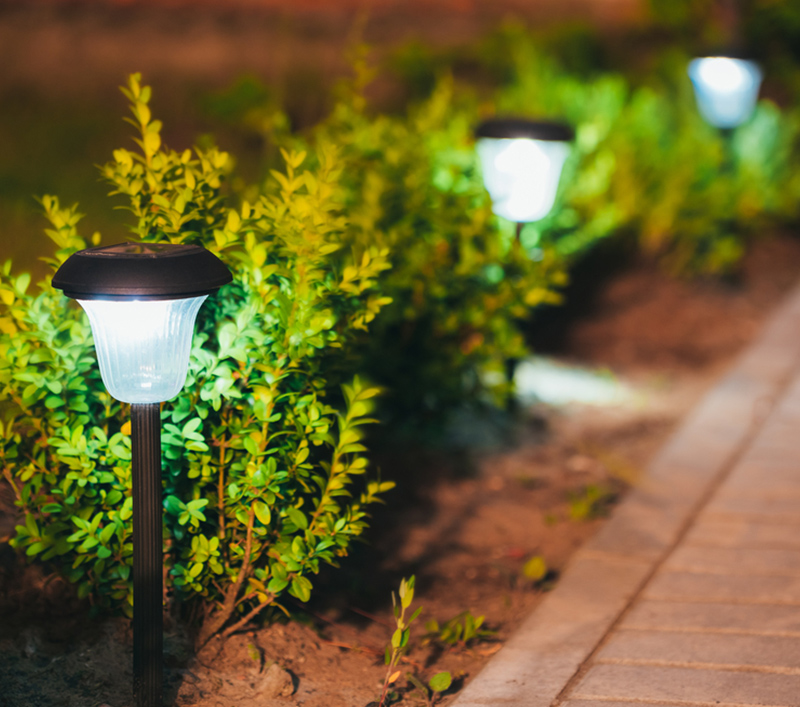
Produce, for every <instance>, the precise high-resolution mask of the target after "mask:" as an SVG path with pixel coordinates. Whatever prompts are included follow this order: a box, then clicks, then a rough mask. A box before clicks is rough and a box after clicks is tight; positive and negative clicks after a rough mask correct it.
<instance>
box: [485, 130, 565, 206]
mask: <svg viewBox="0 0 800 707" xmlns="http://www.w3.org/2000/svg"><path fill="white" fill-rule="evenodd" d="M477 151H478V157H479V159H480V162H481V169H482V170H483V183H484V184H485V185H486V190H487V191H488V192H489V195H490V196H491V197H492V204H493V207H492V208H493V210H494V212H495V213H496V214H497V215H498V216H502V217H503V218H507V219H509V220H510V221H517V222H527V221H538V220H539V219H542V218H544V217H545V216H547V214H548V213H549V212H550V209H552V208H553V203H554V201H555V198H556V190H557V189H558V180H559V178H560V177H561V169H562V168H563V166H564V162H565V160H566V159H567V156H568V155H569V144H568V143H566V142H561V141H557V140H535V139H532V138H526V137H515V138H491V137H483V138H479V139H478V141H477Z"/></svg>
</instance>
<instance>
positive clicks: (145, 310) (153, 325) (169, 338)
mask: <svg viewBox="0 0 800 707" xmlns="http://www.w3.org/2000/svg"><path fill="white" fill-rule="evenodd" d="M206 297H208V295H202V296H200V297H189V298H186V299H170V300H144V301H141V300H129V301H119V300H117V301H114V300H98V299H95V300H81V299H79V300H78V302H79V303H80V305H81V307H83V308H84V310H85V311H86V314H87V315H88V317H89V322H90V324H91V325H92V335H93V337H94V345H95V349H96V351H97V360H98V363H99V364H100V375H101V376H102V378H103V383H105V386H106V388H107V389H108V392H109V393H111V395H112V396H113V397H114V398H116V399H117V400H121V401H122V402H124V403H160V402H164V401H165V400H169V399H170V398H174V397H175V396H176V395H177V394H178V393H179V392H180V391H181V388H183V384H184V383H185V382H186V372H187V370H188V368H189V354H190V352H191V347H192V333H193V332H194V323H195V320H196V319H197V312H198V311H199V309H200V305H202V304H203V302H204V301H205V299H206Z"/></svg>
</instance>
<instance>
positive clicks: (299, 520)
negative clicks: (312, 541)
mask: <svg viewBox="0 0 800 707" xmlns="http://www.w3.org/2000/svg"><path fill="white" fill-rule="evenodd" d="M286 514H287V515H288V516H289V518H290V519H291V521H292V523H294V524H295V525H296V526H297V527H298V528H300V529H301V530H305V529H306V528H308V518H306V516H305V514H304V513H303V512H302V511H300V510H299V509H297V508H287V509H286Z"/></svg>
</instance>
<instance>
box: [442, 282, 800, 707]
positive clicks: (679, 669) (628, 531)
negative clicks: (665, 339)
mask: <svg viewBox="0 0 800 707" xmlns="http://www.w3.org/2000/svg"><path fill="white" fill-rule="evenodd" d="M634 704H640V705H647V706H648V707H687V706H693V707H744V706H749V705H761V706H766V707H800V288H798V290H796V291H795V292H794V293H793V294H792V296H791V297H790V298H789V299H788V300H787V302H786V303H785V305H784V307H783V308H782V309H781V310H780V311H778V312H777V313H776V315H775V317H774V318H773V320H772V321H771V322H770V323H769V324H768V326H767V327H766V328H765V330H764V332H763V333H762V336H761V337H760V339H759V340H758V341H757V342H756V343H755V344H754V345H752V346H751V347H750V349H749V350H748V351H747V352H745V354H744V355H743V356H742V357H741V358H740V360H739V361H738V362H737V364H736V365H735V366H734V367H733V369H732V370H731V371H730V372H729V374H728V375H727V376H726V377H725V378H724V379H723V380H722V381H721V382H720V383H719V384H718V385H717V386H716V387H715V388H714V389H713V390H712V391H711V392H710V393H709V394H708V395H707V397H706V398H705V399H704V400H703V401H702V402H701V403H700V405H699V406H698V407H697V408H696V409H695V410H694V411H693V412H692V413H691V414H690V415H689V416H688V417H687V419H686V420H685V421H684V423H683V425H682V426H681V428H680V429H679V430H678V431H677V432H676V433H675V435H674V436H673V438H672V439H671V440H670V441H669V442H668V443H667V445H666V446H665V447H664V449H662V451H661V452H660V454H659V455H658V456H657V457H656V459H654V460H653V462H652V463H651V465H650V468H649V469H648V473H647V475H646V478H645V479H644V480H643V482H642V483H641V485H640V486H639V487H638V488H636V489H635V490H633V491H632V492H631V493H630V494H629V495H628V497H627V498H626V499H625V501H624V502H623V504H622V505H621V506H620V507H619V508H618V509H617V510H616V512H615V514H614V517H613V518H612V519H611V520H610V521H609V523H608V524H607V525H606V526H605V527H604V528H603V529H602V530H601V531H600V533H598V535H597V536H596V537H595V538H593V539H592V541H590V542H589V543H588V544H587V546H586V547H584V548H583V549H582V550H580V551H579V552H578V553H577V554H576V557H575V558H574V560H573V562H572V563H571V565H570V567H569V568H568V569H567V571H566V572H565V573H564V576H563V577H562V579H561V581H560V582H559V584H558V585H557V586H556V589H555V590H554V591H553V592H552V593H551V594H550V595H548V596H547V597H546V599H545V600H544V601H543V602H542V603H541V604H540V605H539V607H538V608H537V610H536V611H535V612H534V613H533V614H532V615H531V616H530V617H529V618H528V619H527V620H526V621H525V623H524V624H523V626H522V627H521V628H520V629H519V631H518V632H517V633H516V634H515V635H514V636H513V637H512V639H511V640H510V641H509V642H508V644H507V645H506V646H505V647H504V648H503V649H502V650H501V651H500V652H499V653H498V654H497V655H496V656H495V658H493V660H492V661H491V662H490V663H489V665H488V666H487V667H486V668H485V669H484V670H483V671H482V672H481V674H480V675H478V676H477V677H476V679H475V680H473V681H472V682H471V683H470V684H469V685H468V686H467V688H466V689H465V690H464V691H463V692H462V694H461V695H460V697H459V698H458V699H457V700H456V701H455V702H454V703H453V707H490V706H492V707H501V706H503V707H523V706H524V707H562V706H563V707H623V706H624V707H631V705H634Z"/></svg>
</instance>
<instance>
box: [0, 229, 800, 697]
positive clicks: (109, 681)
mask: <svg viewBox="0 0 800 707" xmlns="http://www.w3.org/2000/svg"><path fill="white" fill-rule="evenodd" d="M799 271H800V241H797V240H795V239H793V238H791V237H788V236H783V237H775V238H772V239H768V240H767V239H765V240H763V241H761V242H758V243H757V244H756V245H755V247H754V248H753V251H752V253H751V254H750V255H749V256H748V258H747V260H746V261H745V263H744V265H743V268H742V272H741V277H740V278H739V281H738V282H737V283H735V284H730V283H729V284H720V283H712V282H705V283H704V282H700V283H697V282H693V283H692V282H680V281H675V280H671V279H669V278H667V277H665V276H663V275H661V274H659V273H658V272H655V271H653V270H652V269H650V268H647V267H634V268H631V269H628V270H625V271H624V272H621V273H619V274H617V275H616V276H615V277H613V278H612V279H611V280H610V281H608V282H607V283H605V284H604V285H603V286H602V287H601V288H600V289H599V291H598V292H597V294H596V296H595V297H594V299H593V302H594V304H593V306H592V308H591V310H590V311H589V312H587V315H586V316H585V317H583V318H578V319H576V320H573V321H571V322H570V325H569V327H568V328H567V336H566V339H565V340H566V342H567V343H566V345H565V347H564V350H563V351H562V356H563V357H566V358H569V359H571V360H573V361H575V362H583V363H587V364H590V365H593V366H605V367H609V368H611V369H613V370H614V371H615V373H616V374H617V375H618V376H619V378H620V379H621V380H623V381H626V382H628V383H629V384H630V385H632V386H633V387H634V388H635V389H636V390H637V391H638V393H639V395H638V396H637V400H636V403H635V404H632V405H627V406H626V405H617V406H615V407H602V408H601V407H589V406H577V405H572V406H569V407H563V408H558V409H552V408H551V409H545V408H536V409H531V410H528V411H526V414H525V415H524V416H523V417H524V420H523V421H522V422H519V423H517V425H516V426H515V427H513V429H512V428H509V425H508V424H507V420H506V421H504V420H479V421H476V420H465V421H463V422H462V426H463V427H465V428H466V429H462V430H461V432H462V433H463V434H465V435H467V436H469V437H470V438H477V437H479V436H481V435H482V436H483V437H484V438H486V431H487V428H489V429H490V430H494V431H495V432H497V431H500V432H502V433H503V434H495V435H494V442H493V444H490V445H488V446H487V445H483V446H482V447H481V446H478V447H476V446H473V447H471V448H468V449H462V450H461V451H459V452H458V453H456V452H454V451H453V450H452V449H449V450H444V449H443V450H439V451H430V450H428V451H426V452H422V451H419V450H414V449H409V448H408V447H407V446H406V447H404V448H402V449H398V448H394V449H386V448H385V449H384V452H383V453H382V465H383V466H384V468H385V469H389V470H395V471H393V472H392V473H393V474H394V475H395V476H396V478H398V480H401V481H402V480H403V479H405V483H400V485H399V488H398V491H397V493H396V495H395V497H394V498H393V499H392V502H391V505H390V506H389V507H387V509H386V510H385V512H379V513H378V517H377V518H376V527H375V528H374V531H373V533H372V534H371V537H370V541H371V545H369V546H366V547H364V548H361V549H359V550H358V551H357V552H356V553H355V554H354V556H353V557H351V558H349V560H348V562H347V563H345V565H344V567H343V568H342V570H340V571H337V572H335V573H329V574H327V575H326V576H324V577H322V578H321V580H320V582H318V597H317V598H316V599H315V600H314V601H313V602H312V604H311V605H309V606H305V607H301V606H299V605H296V604H289V605H287V608H288V609H289V610H290V611H292V612H294V613H295V614H296V616H297V620H295V621H293V622H278V623H275V624H273V625H271V626H269V627H266V628H257V627H253V629H252V630H250V631H248V632H244V633H241V634H239V635H235V636H233V637H232V638H230V639H229V640H228V641H227V642H226V643H225V644H224V645H222V646H219V645H216V646H213V647H210V648H208V649H207V650H205V651H204V652H203V653H202V654H201V655H200V656H199V657H193V656H192V655H191V651H190V649H189V642H188V641H187V640H186V639H185V637H182V635H181V634H180V632H179V631H178V630H177V628H175V627H172V628H171V632H170V634H169V636H168V640H167V645H166V664H167V666H168V670H167V697H168V699H169V701H170V704H172V703H174V704H176V705H196V706H198V707H248V706H250V705H253V706H255V705H259V706H262V707H263V706H270V705H275V706H277V705H282V706H286V705H302V706H303V707H365V706H366V705H367V704H368V703H370V702H372V701H375V700H377V699H378V697H379V694H380V687H381V684H382V681H383V678H384V675H385V668H384V666H383V660H382V656H383V651H384V648H385V646H386V643H387V641H388V640H389V638H390V636H391V633H392V630H393V624H392V614H391V603H390V591H391V589H392V588H396V587H397V584H398V583H399V579H400V578H401V577H407V576H410V575H411V574H415V575H416V578H417V594H416V598H415V602H414V606H420V605H421V606H422V607H424V609H423V613H422V615H421V617H420V619H419V620H418V621H417V623H416V624H415V625H414V629H413V632H412V635H413V638H412V644H413V645H414V649H413V650H412V651H411V653H410V654H409V656H408V657H407V659H406V660H405V661H404V663H403V665H402V666H401V669H402V677H401V678H400V679H398V681H397V682H396V684H395V687H396V688H397V689H396V691H397V693H398V697H399V698H400V700H401V701H400V702H399V704H401V705H409V706H410V705H414V704H423V703H422V701H421V699H420V694H419V692H414V689H413V686H412V685H411V684H410V683H409V682H408V681H407V678H406V674H407V673H413V674H414V675H416V676H417V677H419V678H420V679H422V680H423V681H426V680H427V679H429V678H430V677H431V676H432V675H433V674H434V673H436V672H438V671H441V670H448V671H450V672H451V673H452V674H453V675H454V676H455V678H456V679H455V681H454V687H453V689H452V690H451V691H450V693H448V695H446V696H445V697H444V699H443V700H442V702H441V704H445V705H446V704H447V703H448V702H449V701H451V700H452V699H453V698H452V697H451V696H450V695H451V694H455V693H457V691H458V690H459V689H460V688H461V687H462V686H463V685H464V683H465V682H467V681H469V680H470V679H471V678H472V677H473V676H474V675H475V674H476V673H477V672H478V671H479V670H480V668H481V666H482V665H483V664H484V663H485V662H486V661H487V660H488V659H489V657H490V656H491V655H492V654H493V653H495V652H496V651H497V649H498V648H499V647H500V646H501V645H502V643H503V642H504V641H505V640H506V639H507V638H508V636H509V635H510V634H511V633H512V632H513V631H514V629H515V627H516V626H517V625H518V624H519V622H520V621H521V620H522V619H523V617H524V616H526V615H527V614H528V613H529V612H530V611H531V610H532V609H533V608H534V607H535V606H536V605H537V603H538V602H539V601H540V600H541V598H542V597H543V595H544V592H545V591H547V589H548V588H549V587H551V586H553V584H554V583H555V582H557V581H558V574H559V572H560V571H561V570H562V569H563V568H564V566H565V565H566V564H567V562H568V561H569V557H570V555H571V553H572V552H573V551H574V550H575V548H577V547H579V546H580V545H581V543H583V542H584V541H585V540H586V539H587V538H588V537H589V536H590V535H591V534H592V533H594V532H595V531H596V529H597V528H598V527H599V525H600V524H601V523H602V522H603V520H602V517H590V518H587V519H576V518H574V517H573V516H574V514H575V513H576V512H578V511H579V508H578V504H577V503H575V502H574V501H573V500H571V497H572V498H573V499H574V498H575V497H580V496H581V494H582V493H584V492H585V490H586V488H587V487H594V488H596V489H599V491H600V494H601V496H602V498H601V503H600V505H599V508H598V510H599V511H600V513H599V514H598V515H602V511H603V508H604V506H607V505H608V504H610V503H611V502H613V500H614V498H615V497H616V495H618V494H619V492H621V491H623V490H624V488H625V486H626V485H627V484H629V483H632V482H635V479H636V477H637V475H638V474H640V473H641V471H642V470H643V469H644V467H645V466H646V464H647V462H648V459H649V458H650V457H651V456H652V455H653V454H654V453H655V451H656V450H657V449H658V447H659V446H660V445H661V444H662V443H663V442H664V441H665V439H666V437H667V436H668V435H669V433H670V431H671V430H672V429H673V428H674V426H675V424H676V422H677V421H678V420H680V418H681V417H682V416H683V415H684V414H685V413H686V412H687V411H688V409H689V408H690V407H691V405H692V404H693V402H694V401H696V400H697V398H698V397H699V396H700V395H701V394H702V392H703V391H704V390H705V389H707V388H708V386H709V385H711V384H712V383H713V381H714V380H715V379H716V377H717V376H718V375H719V373H720V372H721V371H722V370H723V369H724V367H725V366H726V365H727V364H728V363H729V362H730V360H731V358H732V357H733V356H734V355H735V354H736V353H737V352H738V351H739V350H741V348H742V347H743V346H744V345H745V344H746V343H747V342H748V341H750V340H751V339H752V338H753V337H754V336H755V335H756V334H757V332H758V330H759V327H760V325H761V324H762V322H763V321H764V318H765V316H766V315H767V314H768V313H769V312H770V311H771V310H772V309H773V308H774V307H775V306H776V304H778V303H779V302H780V300H781V298H782V297H783V296H784V294H785V293H786V292H787V291H788V289H789V288H790V287H791V286H792V285H793V284H794V283H795V281H796V279H797V274H798V272H799ZM478 432H480V435H478V434H477V433H478ZM503 435H505V436H503ZM6 521H8V518H6ZM6 527H7V523H6ZM1 530H2V529H0V531H1ZM536 555H540V556H542V557H543V558H544V559H545V561H546V563H547V566H548V567H549V568H550V574H549V575H548V577H547V578H546V579H545V581H544V582H540V583H538V584H535V583H534V582H532V581H530V580H529V579H526V578H525V576H524V573H523V571H522V570H523V566H524V564H525V563H526V561H527V560H529V559H530V558H531V557H534V556H536ZM0 556H1V557H2V560H3V561H2V563H0V616H2V625H3V626H4V627H5V629H4V631H3V634H2V638H0V684H2V685H3V690H2V692H1V693H0V705H2V706H3V707H23V706H24V707H35V706H41V707H55V706H56V705H58V706H59V707H78V706H80V707H89V706H95V707H96V706H99V705H110V707H123V706H125V705H129V704H131V701H130V697H129V689H130V688H129V686H130V681H131V674H130V639H131V636H130V631H129V626H128V623H127V622H125V621H123V620H98V619H92V618H91V617H90V616H89V614H88V613H87V612H86V607H85V606H84V605H83V604H81V603H80V602H78V601H76V600H75V599H74V598H73V597H72V594H71V592H70V588H69V587H66V586H65V585H64V583H63V582H62V581H61V580H58V579H55V578H52V577H49V576H46V575H44V574H43V573H42V571H41V570H38V569H33V568H25V567H24V563H22V562H21V561H19V560H16V559H15V558H14V557H13V555H12V554H11V553H10V551H8V549H7V548H6V549H3V548H2V547H0ZM463 611H470V612H472V614H473V615H475V616H479V615H483V616H485V617H486V618H485V624H484V627H485V628H488V629H490V630H491V631H492V632H493V633H492V635H491V636H488V637H486V638H484V639H482V640H480V641H473V642H472V643H471V644H470V645H468V646H448V645H443V644H442V643H441V642H437V641H436V640H433V641H430V642H429V643H428V644H427V645H423V643H424V640H423V637H424V636H425V633H426V629H425V623H426V622H427V621H430V620H431V619H436V620H438V621H439V623H440V624H441V623H444V622H445V621H447V620H448V619H450V618H452V617H454V616H456V615H457V614H459V613H461V612H463ZM273 663H274V664H277V667H273V668H272V670H271V671H270V666H272V665H273ZM286 671H288V672H286ZM281 680H283V682H281ZM281 692H284V693H286V694H284V695H283V696H281ZM288 693H291V694H288Z"/></svg>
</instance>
